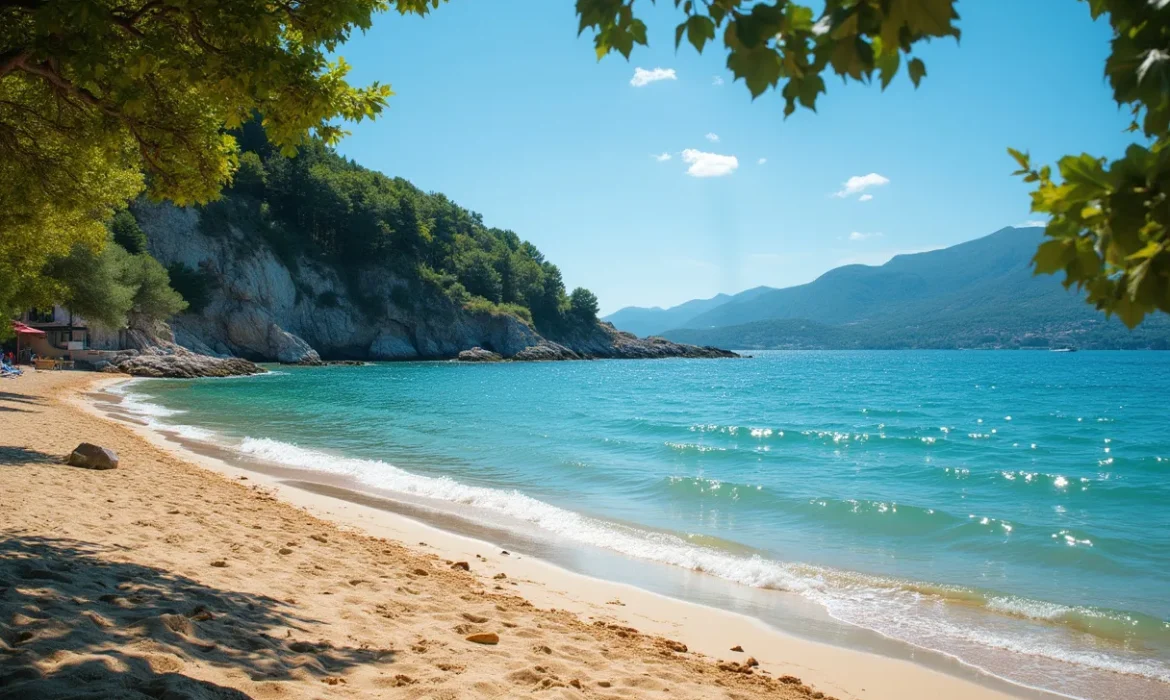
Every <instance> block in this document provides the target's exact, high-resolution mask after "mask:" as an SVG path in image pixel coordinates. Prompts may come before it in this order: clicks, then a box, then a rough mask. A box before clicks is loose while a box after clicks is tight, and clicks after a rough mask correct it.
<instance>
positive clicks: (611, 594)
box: [73, 377, 1063, 699]
mask: <svg viewBox="0 0 1170 700" xmlns="http://www.w3.org/2000/svg"><path fill="white" fill-rule="evenodd" d="M104 379H105V381H97V382H95V383H94V385H91V387H89V389H88V391H86V392H85V393H86V396H85V397H82V396H75V397H74V398H73V403H74V405H75V406H77V407H78V408H81V409H83V410H86V411H88V412H91V413H92V414H94V415H97V416H99V417H101V418H102V419H104V420H107V421H113V422H116V423H119V424H121V425H124V426H127V427H129V428H130V429H131V430H132V431H133V432H135V433H136V434H137V435H138V436H139V437H140V438H142V439H144V440H147V441H148V442H150V443H151V444H152V445H154V446H156V447H158V448H160V449H163V450H166V451H168V452H170V453H172V454H174V455H176V456H177V457H178V458H180V459H183V460H185V461H189V462H192V463H195V464H197V465H198V466H200V467H202V468H204V469H208V470H211V471H214V472H216V473H219V474H222V475H224V476H228V477H232V478H235V479H240V478H244V479H248V480H251V481H252V482H254V483H256V484H259V485H260V486H261V487H262V488H264V489H265V490H267V491H268V492H270V493H271V494H272V495H273V496H274V497H276V498H280V499H281V500H284V501H286V502H288V503H291V504H293V505H295V506H298V507H299V508H302V509H305V510H307V511H308V512H310V513H313V514H314V515H316V516H318V517H321V518H324V519H326V520H329V521H331V522H333V523H335V524H337V525H339V526H342V527H349V528H355V529H359V530H362V531H364V532H367V533H369V534H371V535H373V536H378V537H387V538H390V539H394V540H397V541H399V542H403V543H408V542H414V541H418V540H419V539H420V538H421V540H422V541H425V542H426V543H427V547H426V548H425V549H424V550H423V551H427V552H437V553H438V554H439V556H441V557H443V558H445V559H452V560H454V559H460V558H463V559H469V560H470V559H475V561H476V563H477V564H478V565H479V566H478V567H476V568H477V569H478V568H480V567H482V568H484V570H485V576H486V575H487V574H491V575H495V574H496V573H504V572H503V570H502V568H501V565H502V564H504V563H506V565H507V566H506V568H507V569H508V571H510V572H517V571H519V572H520V573H518V574H516V573H513V574H505V575H509V584H511V586H512V587H513V590H514V591H515V592H517V593H519V594H520V595H522V596H523V597H524V598H525V599H527V600H529V601H531V602H533V604H536V605H538V606H540V607H544V606H546V605H548V606H551V607H553V608H554V609H561V610H568V611H570V612H572V613H573V614H575V615H578V616H579V617H582V618H588V619H590V620H592V619H594V618H604V619H605V620H607V621H616V622H618V623H619V624H623V625H626V626H632V627H636V628H637V629H639V630H643V631H647V632H649V633H652V634H659V635H664V636H668V637H670V638H671V639H675V640H678V641H681V642H682V643H683V644H686V645H687V647H688V648H689V649H691V650H692V651H696V652H699V653H700V654H704V655H706V656H708V657H710V658H711V660H712V661H714V660H716V659H718V660H728V661H735V660H736V657H741V658H742V657H744V656H745V654H741V653H736V652H731V651H729V649H730V648H731V647H732V646H735V645H742V646H743V647H744V649H746V650H747V653H750V654H751V655H753V656H754V657H755V658H756V659H757V660H758V661H759V663H760V668H761V669H764V670H766V671H769V672H771V673H772V674H774V675H777V676H800V677H801V678H803V679H804V680H805V681H806V682H809V683H811V684H812V685H813V686H815V687H816V688H817V689H818V690H821V691H823V692H826V693H830V694H833V695H837V696H838V697H842V698H846V697H848V698H903V699H905V698H919V697H921V698H935V697H940V696H942V695H944V694H945V695H947V696H949V697H952V698H956V699H965V698H1007V697H1048V698H1052V697H1063V696H1061V695H1058V694H1056V693H1052V692H1050V691H1045V690H1042V689H1035V688H1029V687H1027V686H1023V685H1020V684H1016V683H1012V682H1010V681H1007V680H1004V679H1000V678H998V677H996V676H993V675H990V674H987V673H986V672H984V671H982V670H981V669H978V668H977V667H974V666H970V665H968V664H965V663H964V662H962V661H960V660H958V659H954V658H953V657H949V656H947V655H944V654H941V653H938V652H934V651H931V650H927V649H919V648H916V647H913V646H911V645H908V644H904V643H901V642H898V641H896V640H889V639H887V638H885V637H881V636H880V635H877V633H870V632H868V631H866V630H860V628H858V629H859V631H861V632H865V633H867V634H871V635H873V636H875V637H880V641H879V643H878V646H884V650H885V651H886V652H887V653H885V654H883V653H874V652H872V651H865V650H861V649H855V648H850V647H849V646H839V645H837V644H831V643H826V642H822V641H815V640H810V639H807V638H803V637H800V636H796V635H793V634H790V633H787V632H784V631H782V630H779V629H776V628H775V627H772V626H769V625H768V624H766V623H764V622H762V621H761V620H759V619H757V618H755V617H752V616H749V615H747V614H744V613H740V612H735V611H731V610H726V609H723V608H717V607H711V606H708V605H703V604H701V603H696V602H691V601H687V600H683V599H680V598H678V597H673V596H669V595H664V594H662V593H656V592H651V591H648V590H645V589H643V588H640V587H638V586H635V585H631V584H629V583H622V582H616V581H611V580H607V579H605V578H597V577H595V576H591V575H589V574H586V573H582V572H580V571H573V570H570V569H569V568H565V567H564V566H561V565H558V563H552V562H549V561H545V560H543V559H541V558H538V557H533V556H529V555H521V554H519V553H518V552H513V554H512V555H511V556H509V557H507V558H506V559H503V558H502V557H500V556H498V552H499V550H500V548H499V547H498V546H496V545H495V544H493V543H492V542H491V541H489V540H488V539H487V538H488V537H498V536H499V535H500V532H499V531H498V530H494V529H493V528H491V527H484V528H482V531H481V532H475V531H474V530H476V529H477V528H473V527H471V523H470V522H469V521H468V520H467V519H464V518H460V517H458V516H454V515H451V514H447V513H443V512H431V513H428V512H426V511H427V510H429V509H427V508H425V507H421V508H420V507H416V506H414V505H412V504H410V503H408V502H402V501H396V500H394V499H391V498H387V497H385V496H383V495H368V494H363V493H361V492H358V491H355V490H353V489H350V488H346V487H345V486H337V485H333V484H328V483H320V481H319V480H316V481H311V482H310V481H305V480H304V478H303V477H304V476H305V474H296V473H293V472H296V471H297V470H291V469H287V468H265V467H263V466H262V465H259V464H241V463H240V461H239V460H231V459H225V457H228V455H227V454H226V450H223V454H214V452H215V451H216V450H215V449H211V450H208V449H200V448H199V446H201V445H204V444H205V443H194V444H193V443H191V442H190V441H187V440H184V439H183V438H182V437H181V436H179V435H177V434H175V433H174V432H173V431H165V430H161V429H157V428H151V427H149V426H148V425H146V424H145V423H144V422H142V421H140V420H135V418H134V417H133V416H131V415H124V416H115V415H109V413H108V412H106V411H103V410H102V409H101V408H99V407H98V406H96V405H95V403H94V396H93V395H94V393H95V388H96V387H97V386H99V385H100V387H101V388H106V387H109V386H111V385H112V384H115V383H120V382H123V381H129V378H120V377H112V378H104ZM78 393H79V394H80V393H82V392H78ZM298 476H300V477H302V478H299V479H298V478H297V477H298ZM392 504H393V505H392ZM396 506H397V507H396ZM436 522H438V523H440V524H436ZM408 546H410V545H408ZM493 554H496V556H493ZM480 557H482V559H480ZM638 564H646V562H638ZM688 573H689V572H688ZM693 575H695V576H699V577H703V578H709V577H707V576H705V575H704V574H693ZM730 585H731V586H735V584H730ZM766 594H773V595H774V594H777V592H774V591H768V592H766ZM832 624H834V625H837V626H844V627H849V626H848V625H847V624H846V623H839V622H836V621H832ZM713 630H717V631H718V632H717V633H715V634H713V633H712V631H713ZM896 647H902V649H901V651H902V655H904V656H908V657H909V658H910V659H913V660H908V659H906V658H895V657H894V656H893V655H892V654H890V653H889V652H890V651H891V650H892V649H894V648H896ZM924 662H925V663H924ZM948 665H949V666H950V668H949V669H946V670H944V668H943V667H945V666H948ZM840 668H847V669H850V671H849V673H847V674H842V673H841V672H839V671H837V670H835V669H840ZM842 676H846V677H844V678H843V677H842Z"/></svg>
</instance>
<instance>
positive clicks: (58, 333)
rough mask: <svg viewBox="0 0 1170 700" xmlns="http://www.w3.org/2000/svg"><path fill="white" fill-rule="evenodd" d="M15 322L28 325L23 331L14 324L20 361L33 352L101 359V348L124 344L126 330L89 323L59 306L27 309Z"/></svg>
mask: <svg viewBox="0 0 1170 700" xmlns="http://www.w3.org/2000/svg"><path fill="white" fill-rule="evenodd" d="M16 323H18V324H20V326H23V327H24V328H26V329H29V330H28V331H23V332H22V331H21V330H20V328H16V331H17V333H16V335H17V338H18V340H19V354H20V357H19V360H20V361H22V362H25V361H27V360H28V358H29V357H30V356H31V354H33V353H35V354H36V356H37V357H46V358H52V359H62V360H82V361H86V362H88V361H92V360H95V359H100V358H101V356H102V354H103V353H104V352H107V351H110V350H120V349H122V348H124V347H126V331H125V330H114V331H110V330H106V329H103V328H100V327H95V326H91V324H89V323H87V322H86V321H85V319H83V318H81V317H80V316H77V315H75V314H73V312H71V311H69V309H66V308H64V307H62V306H54V307H52V308H45V309H29V310H28V311H25V312H24V313H22V314H21V315H20V317H19V319H17V321H16ZM14 327H15V324H14Z"/></svg>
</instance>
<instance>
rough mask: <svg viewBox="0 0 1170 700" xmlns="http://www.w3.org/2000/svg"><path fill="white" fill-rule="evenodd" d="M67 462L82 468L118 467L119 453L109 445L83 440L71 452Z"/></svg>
mask: <svg viewBox="0 0 1170 700" xmlns="http://www.w3.org/2000/svg"><path fill="white" fill-rule="evenodd" d="M65 463H66V464H69V465H71V466H74V467H81V468H82V469H117V468H118V453H117V452H114V451H113V450H111V449H110V448H108V447H100V446H98V445H94V444H91V443H88V442H83V443H81V444H80V445H78V446H77V449H75V450H73V452H72V453H70V455H69V459H67V460H65Z"/></svg>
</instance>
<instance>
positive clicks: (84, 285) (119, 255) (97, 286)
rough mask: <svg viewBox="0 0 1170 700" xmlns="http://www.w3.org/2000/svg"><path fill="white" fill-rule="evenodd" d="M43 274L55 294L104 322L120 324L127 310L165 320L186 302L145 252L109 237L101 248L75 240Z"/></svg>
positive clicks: (128, 313)
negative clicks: (134, 250)
mask: <svg viewBox="0 0 1170 700" xmlns="http://www.w3.org/2000/svg"><path fill="white" fill-rule="evenodd" d="M44 276H45V277H46V279H48V280H50V281H51V282H52V283H53V284H54V285H55V286H56V290H55V299H56V300H58V301H59V302H60V303H61V304H62V305H63V306H65V307H66V308H68V309H69V310H70V311H71V312H73V313H74V314H77V315H78V316H80V317H82V318H84V319H85V320H86V321H89V322H91V323H94V324H97V325H100V326H105V327H107V328H122V327H124V326H125V325H126V324H127V322H128V320H129V319H130V317H131V316H134V317H138V318H143V319H149V320H165V319H167V318H170V317H171V316H173V315H175V314H177V313H179V312H180V311H182V310H183V309H185V308H186V307H187V304H186V303H185V302H184V301H183V298H182V297H181V296H179V294H178V293H177V292H175V291H174V290H173V289H171V287H170V280H169V278H168V275H167V271H166V269H165V268H163V266H162V265H161V264H159V262H158V261H157V260H155V259H154V258H152V257H151V256H150V255H147V254H146V253H140V254H138V255H132V254H131V253H129V252H127V251H126V249H125V248H123V247H122V246H120V245H118V244H117V243H114V242H113V241H109V242H107V243H106V245H104V246H102V248H101V250H100V252H96V253H95V252H94V250H93V249H92V248H90V247H88V246H86V245H83V244H80V243H79V244H77V245H75V246H74V247H73V250H71V251H70V252H69V254H68V255H64V256H61V257H57V258H54V259H52V260H51V261H50V262H49V263H48V264H47V265H46V266H45V269H44Z"/></svg>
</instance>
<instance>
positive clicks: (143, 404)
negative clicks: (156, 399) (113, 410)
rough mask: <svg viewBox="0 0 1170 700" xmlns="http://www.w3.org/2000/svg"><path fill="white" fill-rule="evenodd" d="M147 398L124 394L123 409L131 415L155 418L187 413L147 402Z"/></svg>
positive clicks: (140, 395)
mask: <svg viewBox="0 0 1170 700" xmlns="http://www.w3.org/2000/svg"><path fill="white" fill-rule="evenodd" d="M147 398H148V397H147V396H145V395H144V394H134V393H130V392H126V393H123V394H122V408H124V409H126V410H127V411H129V412H130V413H133V414H135V415H139V416H151V417H154V418H166V417H168V416H177V415H181V414H183V413H186V411H180V410H177V409H173V408H167V407H166V406H159V405H158V404H155V403H150V402H149V401H147Z"/></svg>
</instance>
